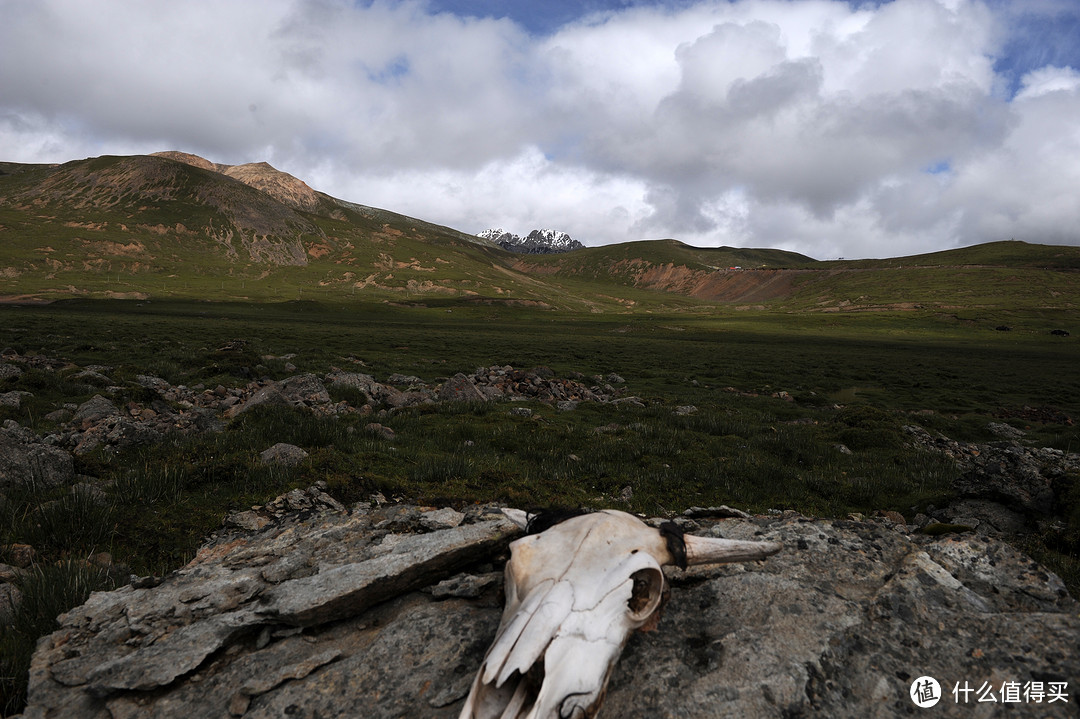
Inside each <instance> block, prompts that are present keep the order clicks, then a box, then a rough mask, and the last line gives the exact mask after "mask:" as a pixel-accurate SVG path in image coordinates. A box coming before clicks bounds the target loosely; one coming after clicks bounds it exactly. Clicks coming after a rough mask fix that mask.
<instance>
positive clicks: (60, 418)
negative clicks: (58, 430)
mask: <svg viewBox="0 0 1080 719" xmlns="http://www.w3.org/2000/svg"><path fill="white" fill-rule="evenodd" d="M71 417H72V412H71V410H70V409H63V408H61V409H58V410H54V411H52V412H49V413H48V414H47V415H45V416H44V417H43V418H42V419H44V420H45V421H47V422H55V423H56V424H61V423H63V422H67V421H68V420H70V419H71Z"/></svg>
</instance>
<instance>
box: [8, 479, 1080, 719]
mask: <svg viewBox="0 0 1080 719" xmlns="http://www.w3.org/2000/svg"><path fill="white" fill-rule="evenodd" d="M309 494H311V496H310V497H308V500H309V501H307V502H303V501H300V500H301V499H303V498H302V497H299V496H298V497H292V498H290V499H289V501H288V502H284V503H282V506H283V507H285V508H294V509H291V510H290V511H284V510H283V511H282V512H274V513H264V515H261V516H263V518H264V519H265V520H266V522H265V523H260V524H261V526H259V525H253V526H257V527H259V528H255V529H242V528H240V526H241V525H239V524H236V523H234V524H232V525H228V526H230V527H231V528H229V529H228V530H223V531H222V533H221V534H220V535H219V536H217V537H215V538H213V539H212V540H211V541H210V542H209V543H208V544H207V545H205V546H204V547H203V548H202V550H201V551H200V552H199V554H198V556H197V557H196V558H195V559H194V560H193V561H192V562H191V563H190V564H189V565H188V566H187V567H185V568H184V569H182V570H180V571H178V572H175V573H173V574H172V575H169V576H167V577H165V578H164V579H163V580H161V581H160V583H157V584H156V585H154V586H149V585H151V584H154V583H153V582H147V583H139V584H140V586H141V587H142V588H134V587H132V586H127V587H124V588H121V589H118V590H115V591H112V592H105V593H96V594H94V595H92V596H91V598H90V599H89V600H88V601H87V602H86V604H84V605H82V606H81V607H77V608H76V609H74V610H72V611H71V612H69V613H68V614H66V615H64V616H63V617H62V618H61V628H60V629H59V630H58V631H57V632H55V633H54V634H52V635H51V636H49V637H47V638H45V639H43V640H42V642H41V643H40V644H39V646H38V650H37V652H36V654H35V656H34V661H33V666H32V669H31V677H30V697H29V705H28V707H27V709H26V713H25V717H26V719H44V718H46V717H92V718H94V719H107V718H108V719H117V718H120V717H123V718H125V719H143V718H147V719H149V718H150V717H160V718H162V719H164V718H165V717H178V716H198V717H241V716H242V717H259V718H262V717H281V716H290V717H309V718H312V719H314V717H336V716H363V717H372V718H376V719H377V718H380V717H386V718H387V719H389V718H391V717H435V718H441V717H456V716H457V714H458V712H459V711H460V708H461V704H462V702H463V700H464V698H465V696H466V695H467V693H468V690H469V686H470V684H471V682H472V679H473V676H474V674H475V672H476V670H477V669H478V667H479V666H480V663H481V661H482V659H483V656H484V653H485V652H486V650H487V648H488V646H489V645H490V643H491V641H492V639H493V637H494V634H495V631H496V628H497V626H498V623H499V617H500V614H501V611H502V604H503V597H502V594H501V588H502V578H501V574H500V573H499V570H500V569H501V566H502V563H503V562H505V558H506V546H507V544H508V543H509V542H510V541H511V539H513V538H514V537H515V536H516V535H517V534H518V530H517V529H516V528H515V526H514V525H513V524H512V523H510V522H509V521H507V520H505V519H503V518H502V516H501V514H499V513H497V511H496V510H495V509H493V508H489V507H471V508H468V509H466V510H465V511H464V512H462V513H460V514H461V516H460V517H459V516H453V517H452V519H453V521H446V520H447V518H448V517H447V515H448V513H447V512H446V511H443V512H442V513H441V514H438V513H437V512H438V510H435V509H433V508H418V507H408V506H401V505H396V506H385V507H381V508H372V507H370V506H366V505H357V506H356V507H354V508H353V509H351V510H349V509H345V508H344V507H341V506H340V505H336V503H333V502H332V501H329V502H327V501H323V500H321V498H320V497H319V496H318V492H317V490H309ZM687 527H688V530H689V531H692V532H695V533H699V534H712V535H713V536H724V537H729V538H733V539H756V540H777V541H780V542H781V543H783V545H784V550H783V551H782V552H780V553H779V554H777V555H775V556H772V557H770V558H769V559H767V560H766V561H763V562H755V563H747V564H737V565H726V566H716V565H714V566H706V567H694V568H691V569H690V570H687V571H681V570H677V569H673V570H670V571H669V579H670V580H671V583H672V592H671V598H670V601H669V602H668V604H667V607H666V609H665V612H664V616H663V619H662V621H661V622H660V625H659V627H658V630H657V631H655V632H650V633H638V634H635V635H634V636H633V637H632V639H631V640H630V642H629V644H628V645H627V647H626V649H625V651H624V652H623V654H622V657H621V659H620V661H619V662H618V664H617V665H616V669H615V673H614V675H613V677H612V679H611V683H610V686H609V691H608V695H607V700H606V702H605V704H604V707H603V709H602V711H601V714H600V716H602V717H604V716H606V717H795V716H806V717H891V716H898V715H907V714H908V713H913V712H918V711H922V710H920V709H918V708H917V707H915V706H914V705H913V704H912V702H911V700H910V698H909V695H908V692H909V689H910V686H911V683H912V682H913V681H914V680H915V679H916V678H917V677H920V676H924V675H929V676H933V677H935V678H937V679H938V681H939V682H940V683H941V686H942V690H943V693H944V694H945V696H944V697H943V700H942V702H941V703H940V704H939V705H938V706H937V707H935V708H934V709H933V710H932V711H934V713H935V716H956V717H982V716H991V715H993V712H992V711H990V710H992V709H993V710H997V711H1004V710H1005V709H1006V707H1003V706H1002V705H1001V704H995V705H993V706H991V705H988V704H983V705H976V704H975V703H974V702H975V698H976V697H975V696H974V695H973V696H972V697H971V703H969V704H968V705H967V706H965V705H964V704H962V703H961V704H957V703H955V702H954V700H953V696H952V694H951V691H952V688H953V686H954V684H955V683H957V682H961V683H962V682H964V681H967V682H969V683H970V684H971V685H973V686H975V687H978V686H979V685H981V684H982V683H983V682H990V683H992V684H994V685H995V691H994V693H995V695H997V694H998V688H999V687H1000V686H1001V684H1002V682H1019V683H1020V684H1023V683H1024V682H1028V681H1041V682H1044V684H1046V683H1049V682H1067V683H1068V691H1069V692H1070V694H1069V695H1068V703H1067V704H1066V703H1065V702H1062V701H1058V702H1056V703H1054V704H1049V703H1046V701H1045V700H1044V702H1043V703H1039V704H1036V703H1033V702H1029V703H1023V702H1021V703H1015V704H1010V705H1008V707H1007V709H1008V716H1032V717H1044V716H1051V717H1053V716H1075V715H1076V708H1077V706H1078V704H1080V696H1078V690H1080V652H1078V651H1077V647H1078V646H1080V605H1078V603H1077V602H1076V601H1075V600H1073V599H1072V598H1071V597H1070V596H1069V595H1068V594H1067V593H1066V592H1065V589H1064V587H1063V585H1062V584H1061V582H1060V580H1058V578H1057V577H1056V576H1054V575H1053V574H1051V573H1049V572H1047V571H1046V570H1045V569H1043V568H1042V567H1040V566H1039V565H1038V564H1036V563H1034V562H1033V561H1032V560H1031V559H1029V558H1028V557H1026V556H1025V555H1023V554H1021V553H1020V552H1018V551H1017V550H1015V549H1013V548H1012V547H1011V546H1010V545H1008V544H1006V543H1003V542H1000V541H996V540H994V539H991V538H988V537H985V536H974V535H955V536H950V537H947V538H932V537H928V536H923V535H909V534H908V533H906V531H905V530H904V529H903V527H902V526H900V527H896V526H893V525H891V524H886V523H876V522H856V521H825V520H811V519H808V518H805V517H800V516H798V515H795V514H793V513H788V514H786V515H784V516H771V517H747V518H729V519H720V518H712V517H703V518H699V519H697V520H694V521H692V522H690V524H689V525H687ZM420 590H426V591H420Z"/></svg>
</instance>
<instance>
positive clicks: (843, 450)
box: [833, 443, 854, 454]
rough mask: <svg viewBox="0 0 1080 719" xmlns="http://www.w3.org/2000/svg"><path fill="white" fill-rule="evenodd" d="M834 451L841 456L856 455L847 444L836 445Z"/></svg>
mask: <svg viewBox="0 0 1080 719" xmlns="http://www.w3.org/2000/svg"><path fill="white" fill-rule="evenodd" d="M833 449H835V450H836V451H837V452H839V453H840V454H854V452H852V451H851V450H850V449H849V448H848V446H847V445H846V444H841V443H837V444H834V445H833Z"/></svg>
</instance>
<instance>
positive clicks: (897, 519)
mask: <svg viewBox="0 0 1080 719" xmlns="http://www.w3.org/2000/svg"><path fill="white" fill-rule="evenodd" d="M877 516H878V517H881V518H882V519H884V520H885V521H887V522H890V523H891V524H895V525H897V526H900V527H906V526H907V520H906V519H904V515H902V514H900V513H899V512H895V511H893V510H891V509H890V510H885V511H879V512H878V513H877Z"/></svg>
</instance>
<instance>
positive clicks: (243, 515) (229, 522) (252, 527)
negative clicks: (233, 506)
mask: <svg viewBox="0 0 1080 719" xmlns="http://www.w3.org/2000/svg"><path fill="white" fill-rule="evenodd" d="M272 522H273V520H272V519H271V518H269V517H264V516H262V515H261V514H259V513H258V512H255V511H253V510H246V511H243V512H233V513H231V514H229V515H228V516H227V517H226V518H225V524H226V526H231V527H236V528H237V529H243V530H246V531H248V532H258V531H259V530H261V529H265V528H266V527H268V526H269V525H270V524H271V523H272Z"/></svg>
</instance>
